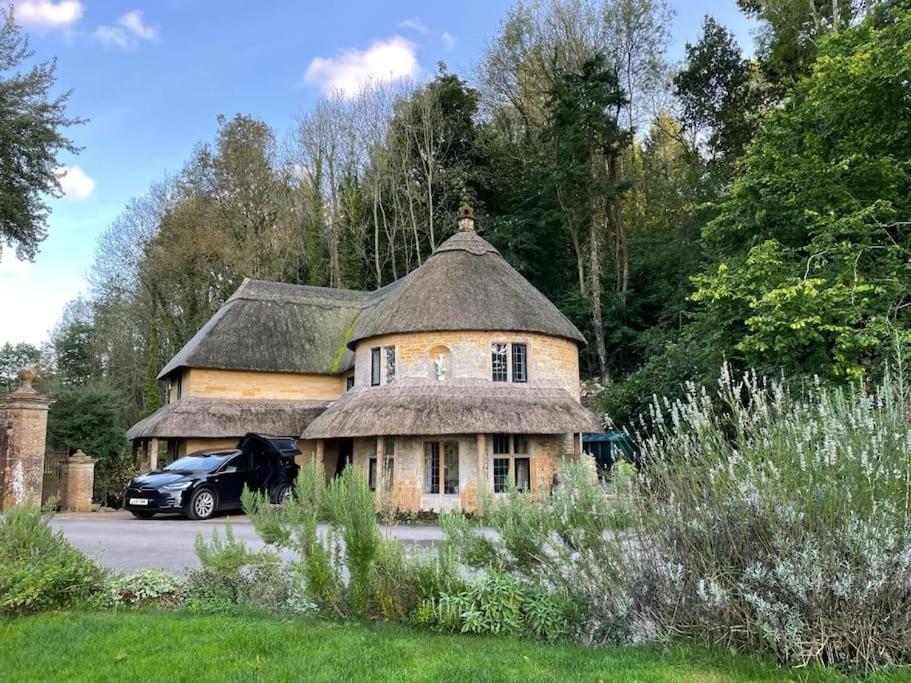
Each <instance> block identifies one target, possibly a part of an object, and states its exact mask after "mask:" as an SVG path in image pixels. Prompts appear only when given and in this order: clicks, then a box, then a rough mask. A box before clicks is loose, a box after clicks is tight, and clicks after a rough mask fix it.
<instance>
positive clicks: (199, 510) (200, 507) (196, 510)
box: [187, 489, 217, 519]
mask: <svg viewBox="0 0 911 683" xmlns="http://www.w3.org/2000/svg"><path fill="white" fill-rule="evenodd" d="M216 507H217V501H216V499H215V492H214V491H212V490H211V489H199V490H198V491H194V493H193V495H192V496H190V503H189V504H188V505H187V517H189V518H190V519H209V518H210V517H211V516H212V515H214V514H215V508H216Z"/></svg>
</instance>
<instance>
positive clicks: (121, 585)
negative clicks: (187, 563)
mask: <svg viewBox="0 0 911 683" xmlns="http://www.w3.org/2000/svg"><path fill="white" fill-rule="evenodd" d="M106 591H107V600H106V603H107V604H108V605H109V606H111V607H163V608H170V607H179V606H180V605H182V604H183V603H184V601H185V600H186V598H187V595H186V581H185V580H184V579H182V578H180V577H179V576H174V575H173V574H169V573H168V572H164V571H161V570H160V569H146V570H145V571H141V572H139V573H137V574H130V575H127V576H112V577H110V578H109V579H108V582H107V587H106Z"/></svg>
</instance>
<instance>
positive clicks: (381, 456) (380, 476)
mask: <svg viewBox="0 0 911 683" xmlns="http://www.w3.org/2000/svg"><path fill="white" fill-rule="evenodd" d="M384 441H385V440H384V439H383V437H382V436H378V437H376V481H375V482H374V483H375V484H376V490H377V491H381V492H383V493H385V490H386V478H385V468H384V461H385V460H386V444H385V443H384ZM368 467H369V465H368Z"/></svg>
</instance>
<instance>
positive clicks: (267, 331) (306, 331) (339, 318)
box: [158, 280, 371, 378]
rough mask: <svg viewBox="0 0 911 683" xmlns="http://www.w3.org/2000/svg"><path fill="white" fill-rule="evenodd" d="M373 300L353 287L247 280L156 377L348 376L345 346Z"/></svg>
mask: <svg viewBox="0 0 911 683" xmlns="http://www.w3.org/2000/svg"><path fill="white" fill-rule="evenodd" d="M370 298H371V295H370V294H368V293H366V292H357V291H353V290H349V289H332V288H329V287H310V286H306V285H290V284H285V283H281V282H265V281H263V280H244V282H243V284H241V286H240V287H239V288H238V289H237V291H236V292H234V294H233V295H231V297H230V298H229V299H228V300H227V301H226V302H225V303H224V305H223V306H222V307H221V308H219V309H218V311H216V313H215V315H213V316H212V317H211V318H210V319H209V320H208V321H207V322H206V324H205V325H203V326H202V328H201V329H200V330H199V331H198V332H197V333H196V334H195V335H193V337H192V338H191V339H190V341H188V342H187V343H186V344H185V345H184V346H183V348H182V349H181V350H180V351H178V353H177V354H176V355H175V356H174V357H173V358H172V359H171V360H170V361H169V362H168V364H167V365H166V366H165V367H164V369H163V370H162V371H161V372H160V373H159V375H158V377H159V378H163V377H166V376H167V375H169V374H170V373H172V372H173V371H175V370H177V369H179V368H182V367H191V368H217V369H222V370H258V371H262V372H295V373H314V374H335V373H339V372H344V371H346V370H349V369H351V368H352V367H354V354H353V353H352V352H351V351H350V350H349V349H348V347H347V345H346V342H347V341H348V337H350V335H351V333H352V331H353V329H354V324H355V321H356V320H357V318H358V316H359V315H360V313H361V310H362V309H363V307H364V306H365V305H367V303H368V301H369V300H370Z"/></svg>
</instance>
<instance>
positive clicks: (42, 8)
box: [14, 0, 83, 28]
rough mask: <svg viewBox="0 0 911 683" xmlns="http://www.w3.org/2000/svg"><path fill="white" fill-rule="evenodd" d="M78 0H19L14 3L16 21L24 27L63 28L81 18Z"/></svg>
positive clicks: (81, 9)
mask: <svg viewBox="0 0 911 683" xmlns="http://www.w3.org/2000/svg"><path fill="white" fill-rule="evenodd" d="M82 11H83V8H82V3H81V2H79V0H58V1H57V2H55V1H54V0H20V1H19V2H16V3H14V13H15V16H16V20H17V21H19V22H20V23H21V24H23V25H25V26H37V27H40V28H65V27H67V26H70V25H71V24H74V23H76V22H77V21H79V19H80V18H81V17H82Z"/></svg>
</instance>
